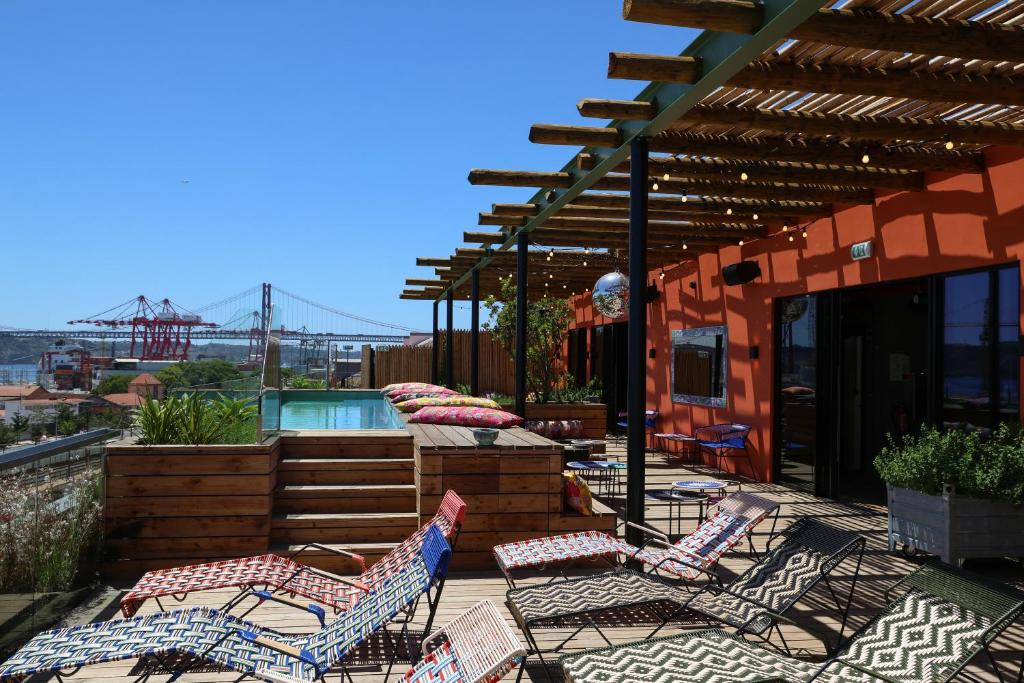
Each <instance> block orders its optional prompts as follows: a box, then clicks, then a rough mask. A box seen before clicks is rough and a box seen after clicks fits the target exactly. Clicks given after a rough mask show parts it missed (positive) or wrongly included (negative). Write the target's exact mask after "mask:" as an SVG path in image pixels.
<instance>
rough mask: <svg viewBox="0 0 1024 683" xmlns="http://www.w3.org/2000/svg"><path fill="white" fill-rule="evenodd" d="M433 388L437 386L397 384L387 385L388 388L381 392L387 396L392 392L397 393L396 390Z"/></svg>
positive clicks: (412, 383)
mask: <svg viewBox="0 0 1024 683" xmlns="http://www.w3.org/2000/svg"><path fill="white" fill-rule="evenodd" d="M432 386H437V385H436V384H431V383H430V382H396V383H394V384H389V385H387V386H386V387H384V388H383V389H381V392H382V393H385V394H390V393H391V392H392V391H395V390H396V389H419V388H421V387H432Z"/></svg>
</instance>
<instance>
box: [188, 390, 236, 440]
mask: <svg viewBox="0 0 1024 683" xmlns="http://www.w3.org/2000/svg"><path fill="white" fill-rule="evenodd" d="M180 400H181V414H180V415H179V429H180V431H179V433H178V438H179V443H184V444H190V445H193V446H198V445H200V444H211V443H218V442H219V441H220V438H221V436H222V435H223V434H224V431H225V429H226V428H227V427H228V425H227V424H226V423H225V422H223V421H221V419H220V410H219V409H218V408H217V407H216V406H215V405H214V404H213V403H211V402H210V401H207V400H206V399H205V398H203V397H202V396H201V395H200V394H196V393H192V394H185V395H184V396H182V397H181V399H180Z"/></svg>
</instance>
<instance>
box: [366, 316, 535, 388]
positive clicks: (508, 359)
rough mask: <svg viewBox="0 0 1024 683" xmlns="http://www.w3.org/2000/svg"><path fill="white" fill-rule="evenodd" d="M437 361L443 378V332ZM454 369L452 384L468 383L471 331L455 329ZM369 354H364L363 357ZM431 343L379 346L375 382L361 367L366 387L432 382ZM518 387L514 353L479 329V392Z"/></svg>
mask: <svg viewBox="0 0 1024 683" xmlns="http://www.w3.org/2000/svg"><path fill="white" fill-rule="evenodd" d="M438 336H439V337H440V342H441V344H440V348H439V349H438V361H439V362H440V363H441V379H442V381H443V380H444V378H445V375H446V372H445V367H444V359H445V337H446V334H445V333H444V332H441V333H440V334H439V335H438ZM452 339H453V343H454V347H453V349H454V357H455V372H454V378H453V379H454V381H453V382H452V383H451V384H452V386H454V385H456V384H467V385H468V384H469V330H455V333H454V334H453V335H452ZM368 356H369V354H367V353H365V350H364V353H363V358H364V359H365V358H367V357H368ZM430 357H431V347H430V346H380V347H377V349H376V351H375V352H374V354H373V359H374V360H373V362H374V372H373V375H374V380H375V381H374V383H373V386H371V385H370V374H371V373H370V372H369V368H368V367H366V366H365V363H364V367H363V368H362V377H363V388H364V389H378V388H380V387H383V386H386V385H388V384H392V383H394V382H429V381H430ZM514 390H515V363H514V361H513V360H512V356H511V354H509V353H508V351H506V350H505V348H504V347H503V346H502V345H501V344H499V343H498V342H497V341H496V340H495V339H494V337H493V336H492V335H491V333H490V332H484V331H481V332H480V391H481V392H482V393H492V392H496V393H501V394H512V393H513V392H514Z"/></svg>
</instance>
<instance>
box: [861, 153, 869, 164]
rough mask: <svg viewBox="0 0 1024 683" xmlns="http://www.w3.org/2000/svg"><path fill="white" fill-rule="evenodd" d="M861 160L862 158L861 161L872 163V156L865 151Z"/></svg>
mask: <svg viewBox="0 0 1024 683" xmlns="http://www.w3.org/2000/svg"><path fill="white" fill-rule="evenodd" d="M860 160H861V163H864V164H869V163H871V156H870V155H869V154H868V153H867V152H864V156H862V157H861V158H860Z"/></svg>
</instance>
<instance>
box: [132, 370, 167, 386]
mask: <svg viewBox="0 0 1024 683" xmlns="http://www.w3.org/2000/svg"><path fill="white" fill-rule="evenodd" d="M139 384H144V385H147V386H157V387H162V386H163V385H164V383H163V382H161V381H160V380H158V379H157V378H156V377H154V376H153V375H151V374H149V373H148V372H144V373H142V374H141V375H139V376H138V377H136V378H135V379H133V380H132V381H131V382H128V386H133V385H139Z"/></svg>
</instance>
